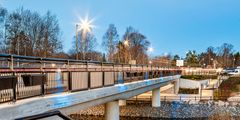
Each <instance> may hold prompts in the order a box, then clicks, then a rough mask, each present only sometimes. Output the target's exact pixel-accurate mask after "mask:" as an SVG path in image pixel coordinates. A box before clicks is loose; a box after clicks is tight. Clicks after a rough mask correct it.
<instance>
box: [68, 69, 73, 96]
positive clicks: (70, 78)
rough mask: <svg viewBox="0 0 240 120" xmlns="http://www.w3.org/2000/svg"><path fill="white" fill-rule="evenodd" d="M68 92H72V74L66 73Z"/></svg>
mask: <svg viewBox="0 0 240 120" xmlns="http://www.w3.org/2000/svg"><path fill="white" fill-rule="evenodd" d="M68 90H69V91H70V92H71V91H72V72H71V71H69V72H68Z"/></svg>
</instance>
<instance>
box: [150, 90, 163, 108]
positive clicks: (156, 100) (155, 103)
mask: <svg viewBox="0 0 240 120" xmlns="http://www.w3.org/2000/svg"><path fill="white" fill-rule="evenodd" d="M160 106H161V97H160V88H156V89H153V90H152V107H160Z"/></svg>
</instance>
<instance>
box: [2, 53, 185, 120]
mask: <svg viewBox="0 0 240 120" xmlns="http://www.w3.org/2000/svg"><path fill="white" fill-rule="evenodd" d="M0 63H1V67H0V119H16V118H22V117H26V116H32V115H37V114H41V113H47V112H49V111H52V110H60V111H61V112H62V113H65V114H71V113H73V112H76V111H78V110H81V109H85V108H88V107H91V106H96V105H100V104H105V118H106V119H107V120H118V119H119V104H122V103H123V104H124V102H125V100H127V99H129V98H131V97H134V96H136V95H139V94H142V93H145V92H148V91H152V106H153V107H160V105H161V103H160V87H162V86H165V85H168V84H169V83H173V84H174V88H175V92H178V89H179V77H180V74H181V70H179V69H173V68H171V69H170V68H161V67H159V66H152V65H133V64H116V63H109V62H98V61H84V60H71V59H57V58H40V57H30V56H18V55H10V54H0Z"/></svg>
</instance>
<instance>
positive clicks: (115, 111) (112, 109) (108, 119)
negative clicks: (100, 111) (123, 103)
mask: <svg viewBox="0 0 240 120" xmlns="http://www.w3.org/2000/svg"><path fill="white" fill-rule="evenodd" d="M104 117H105V120H119V102H118V101H112V102H108V103H106V104H105V116H104Z"/></svg>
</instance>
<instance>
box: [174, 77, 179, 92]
mask: <svg viewBox="0 0 240 120" xmlns="http://www.w3.org/2000/svg"><path fill="white" fill-rule="evenodd" d="M179 82H180V79H177V80H176V81H175V82H174V93H175V94H178V91H179V84H180V83H179Z"/></svg>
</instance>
